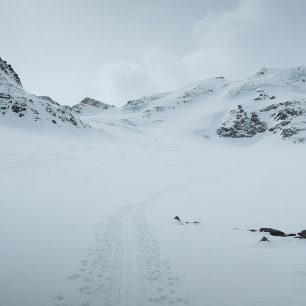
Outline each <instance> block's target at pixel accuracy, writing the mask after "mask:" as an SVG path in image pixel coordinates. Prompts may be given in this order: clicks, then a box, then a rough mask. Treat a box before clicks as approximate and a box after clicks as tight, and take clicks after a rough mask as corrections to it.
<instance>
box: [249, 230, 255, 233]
mask: <svg viewBox="0 0 306 306" xmlns="http://www.w3.org/2000/svg"><path fill="white" fill-rule="evenodd" d="M248 231H250V232H253V233H254V232H257V230H256V229H248Z"/></svg>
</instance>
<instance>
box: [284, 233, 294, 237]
mask: <svg viewBox="0 0 306 306" xmlns="http://www.w3.org/2000/svg"><path fill="white" fill-rule="evenodd" d="M295 236H296V234H294V233H291V234H286V237H295Z"/></svg>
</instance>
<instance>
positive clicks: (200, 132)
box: [0, 59, 306, 142]
mask: <svg viewBox="0 0 306 306" xmlns="http://www.w3.org/2000/svg"><path fill="white" fill-rule="evenodd" d="M0 123H1V124H6V125H11V126H14V127H22V128H24V127H30V128H36V127H42V126H48V127H52V129H53V128H61V129H62V128H68V129H70V128H82V129H83V128H87V127H89V126H91V127H93V128H94V129H96V130H99V131H100V130H108V132H110V133H114V131H115V129H116V131H118V132H119V133H126V132H136V133H137V134H139V133H143V132H146V133H150V134H152V135H155V136H164V135H168V136H171V137H178V138H181V137H192V136H195V135H196V136H200V137H201V138H202V137H205V138H206V139H211V140H217V139H220V138H223V139H226V138H228V139H229V138H236V139H237V138H238V139H244V138H252V137H256V139H261V138H263V137H266V136H269V135H271V136H273V135H274V136H276V137H278V138H281V139H285V140H290V141H292V142H304V141H305V140H306V67H290V68H282V69H278V68H271V69H268V68H263V69H261V70H259V71H258V72H257V73H256V74H254V75H252V76H250V77H248V78H246V79H244V80H240V81H229V80H227V79H225V78H224V77H222V76H219V77H215V78H209V79H204V80H201V81H198V82H194V83H192V84H190V85H188V86H185V87H183V88H180V89H178V90H174V91H171V92H165V93H160V94H154V95H150V96H147V97H142V98H139V99H135V100H131V101H128V102H127V104H126V105H124V106H123V107H122V108H117V107H115V106H113V105H109V104H106V103H104V102H101V101H98V100H96V99H92V98H88V97H87V98H85V99H83V100H82V101H81V102H79V103H78V104H76V105H74V106H62V105H61V104H60V103H58V102H56V101H54V100H53V99H52V98H50V97H48V96H35V95H32V94H29V93H28V92H26V91H25V90H24V89H23V87H22V85H21V82H20V79H19V77H18V75H17V74H16V72H15V71H14V70H13V68H12V67H11V66H10V65H9V64H7V63H6V62H5V61H3V60H2V59H0ZM188 135H189V136H188ZM258 136H260V137H258ZM199 141H201V139H199Z"/></svg>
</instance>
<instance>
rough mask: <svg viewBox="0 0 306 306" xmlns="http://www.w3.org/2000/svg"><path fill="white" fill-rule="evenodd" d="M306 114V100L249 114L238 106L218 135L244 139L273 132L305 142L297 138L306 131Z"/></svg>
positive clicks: (303, 138) (290, 102)
mask: <svg viewBox="0 0 306 306" xmlns="http://www.w3.org/2000/svg"><path fill="white" fill-rule="evenodd" d="M305 114H306V100H305V101H286V102H280V103H278V104H271V105H269V106H267V107H265V108H262V109H259V110H258V111H249V112H248V111H246V110H245V109H244V108H243V106H242V105H238V109H237V110H232V111H230V114H229V116H228V118H227V119H226V120H225V122H223V123H222V126H221V127H220V128H218V129H217V134H218V135H219V136H221V137H231V138H244V137H253V136H255V135H257V134H262V133H264V132H271V133H273V134H276V133H278V134H280V136H281V137H282V138H283V139H287V138H293V136H296V138H295V139H294V140H295V141H296V142H303V141H304V140H305V137H304V136H301V137H297V136H299V133H300V132H303V131H306V122H305V121H304V118H305Z"/></svg>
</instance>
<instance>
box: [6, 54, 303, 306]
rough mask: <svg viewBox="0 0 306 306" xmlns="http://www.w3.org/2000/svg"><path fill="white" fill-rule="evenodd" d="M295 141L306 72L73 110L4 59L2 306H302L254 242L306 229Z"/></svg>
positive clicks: (289, 241)
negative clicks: (38, 92)
mask: <svg viewBox="0 0 306 306" xmlns="http://www.w3.org/2000/svg"><path fill="white" fill-rule="evenodd" d="M305 143H306V68H305V67H293V68H286V69H262V70H260V71H259V72H258V73H257V74H255V75H253V76H251V77H250V78H248V79H246V80H242V81H234V82H233V81H228V80H226V79H225V78H223V77H216V78H211V79H208V80H202V81H199V82H196V83H194V84H191V85H188V86H186V87H184V88H181V89H179V90H176V91H173V92H167V93H161V94H155V95H152V96H149V97H143V98H140V99H137V100H133V101H129V102H128V103H127V104H126V105H125V106H123V107H122V108H117V107H114V106H111V105H108V104H105V103H103V102H100V101H98V100H95V99H92V98H85V99H83V100H82V101H81V102H80V103H78V104H76V105H74V106H72V107H71V106H62V105H60V104H59V103H58V102H56V101H54V100H52V98H50V97H48V96H35V95H33V94H30V93H28V92H26V91H25V89H24V88H23V87H22V83H21V81H20V79H19V76H18V75H17V73H16V72H15V71H14V70H13V68H12V67H11V66H10V65H9V64H8V63H7V62H5V61H4V60H2V59H1V58H0V195H1V198H0V246H1V252H0V306H168V305H174V306H184V305H188V306H204V305H205V306H259V305H261V306H288V305H290V306H304V305H305V302H306V291H305V284H306V239H297V238H301V237H298V236H297V237H293V236H290V237H289V236H284V235H285V234H283V236H284V237H277V236H272V235H270V234H269V233H267V232H260V231H258V230H259V229H260V228H263V227H265V228H273V229H276V230H281V231H283V232H285V233H286V234H297V233H299V232H301V231H302V230H305V229H306V221H305V216H306V205H305V189H304V188H305V185H306V163H305V156H306V154H305V153H306V149H305ZM176 216H178V217H179V218H180V220H181V221H179V220H175V219H174V217H176ZM177 219H178V218H177ZM250 230H252V231H250ZM264 236H265V237H266V238H267V239H268V240H269V241H265V242H260V240H261V239H262V238H263V237H264ZM304 238H306V235H305V237H304Z"/></svg>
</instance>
